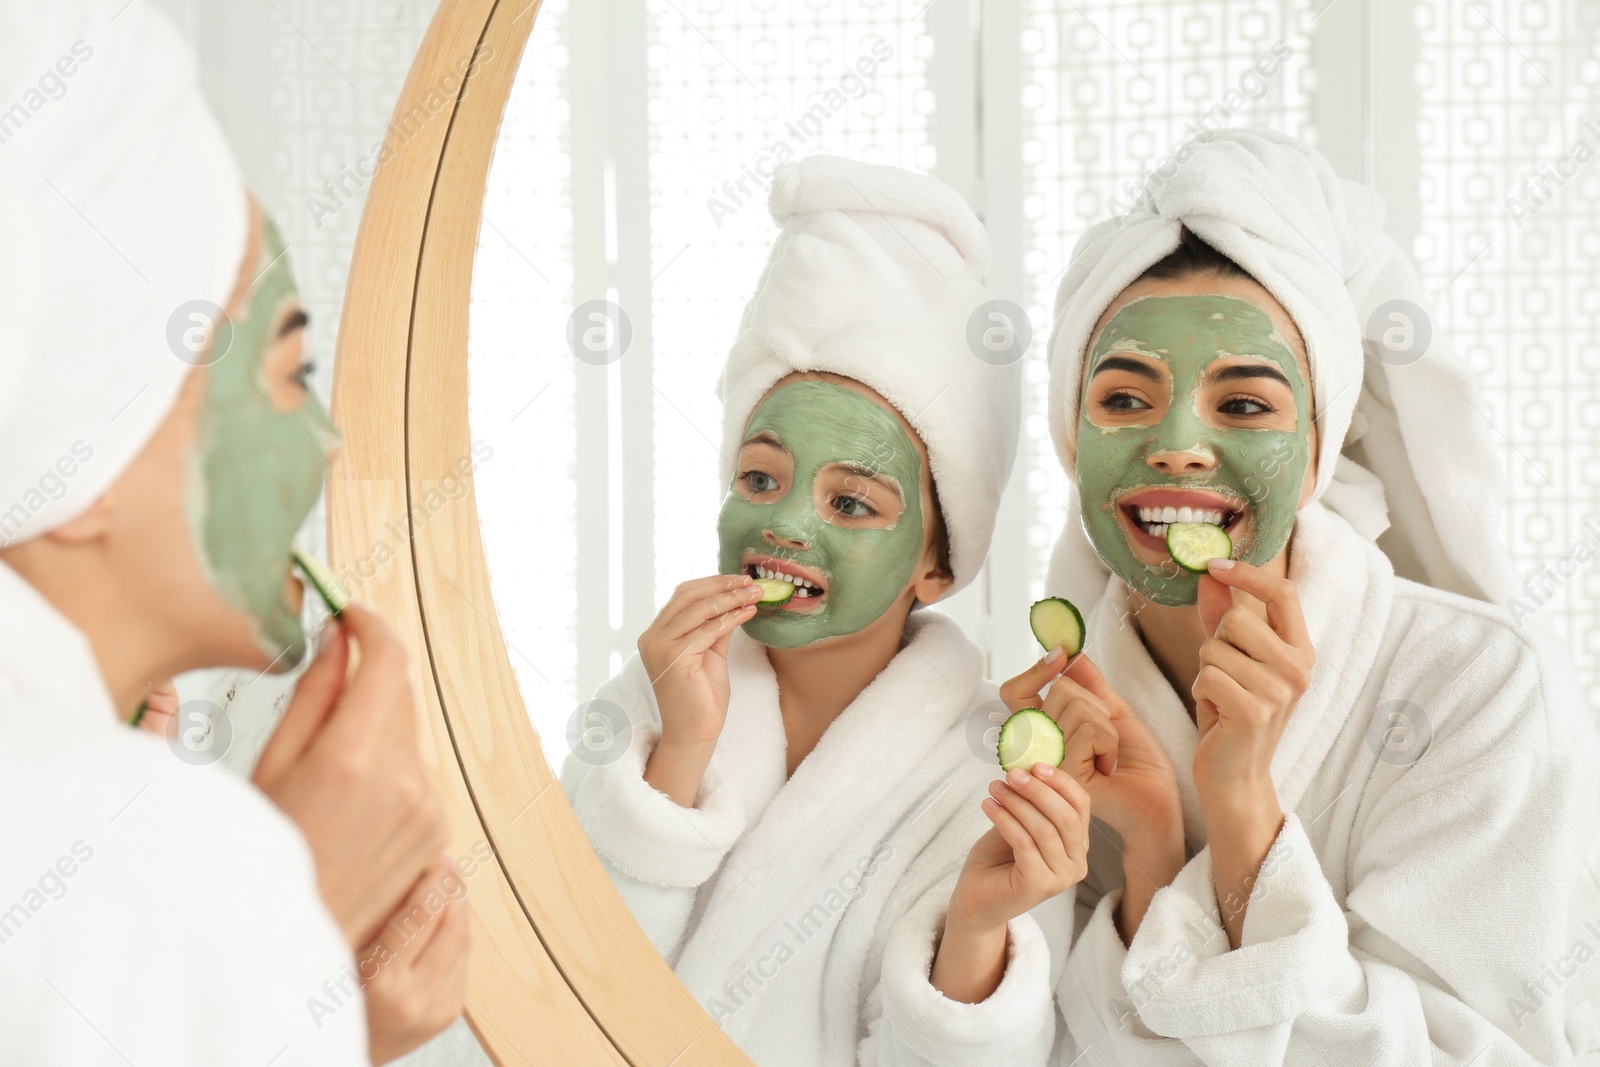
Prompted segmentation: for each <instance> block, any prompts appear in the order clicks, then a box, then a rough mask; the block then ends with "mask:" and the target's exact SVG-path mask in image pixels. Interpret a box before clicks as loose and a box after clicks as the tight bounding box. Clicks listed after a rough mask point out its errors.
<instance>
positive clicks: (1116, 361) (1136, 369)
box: [1090, 356, 1161, 385]
mask: <svg viewBox="0 0 1600 1067" xmlns="http://www.w3.org/2000/svg"><path fill="white" fill-rule="evenodd" d="M1103 370H1125V371H1127V372H1128V373H1130V374H1137V375H1139V376H1141V377H1144V378H1149V379H1150V380H1151V381H1152V382H1155V383H1156V384H1157V385H1160V384H1161V372H1160V371H1158V370H1156V369H1155V368H1154V367H1152V366H1150V364H1148V363H1144V362H1141V361H1140V360H1137V359H1133V358H1131V357H1129V356H1107V357H1106V358H1105V359H1102V360H1101V361H1100V364H1099V365H1098V366H1097V367H1095V369H1094V373H1095V374H1099V373H1100V372H1101V371H1103ZM1090 377H1093V375H1090Z"/></svg>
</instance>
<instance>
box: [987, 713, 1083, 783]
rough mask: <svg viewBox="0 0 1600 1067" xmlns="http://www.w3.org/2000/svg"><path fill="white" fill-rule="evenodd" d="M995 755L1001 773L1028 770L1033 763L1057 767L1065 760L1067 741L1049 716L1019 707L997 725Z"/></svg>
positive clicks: (1031, 767)
mask: <svg viewBox="0 0 1600 1067" xmlns="http://www.w3.org/2000/svg"><path fill="white" fill-rule="evenodd" d="M995 754H996V755H998V756H999V757H1000V767H1001V769H1002V770H1005V771H1010V770H1011V768H1013V767H1021V768H1022V769H1023V770H1025V771H1031V770H1032V769H1033V765H1034V764H1035V763H1048V764H1049V765H1050V766H1052V767H1059V766H1061V761H1062V760H1064V759H1066V758H1067V739H1066V736H1065V735H1064V734H1063V733H1062V732H1061V727H1059V726H1057V725H1056V721H1055V720H1054V719H1052V718H1051V717H1050V716H1048V715H1046V714H1045V713H1044V712H1042V711H1040V710H1039V709H1038V708H1023V709H1022V710H1021V711H1018V712H1016V713H1015V714H1013V715H1012V716H1011V717H1010V718H1009V719H1007V720H1006V721H1005V722H1004V723H1003V724H1002V725H1001V727H1000V743H999V744H998V745H996V746H995Z"/></svg>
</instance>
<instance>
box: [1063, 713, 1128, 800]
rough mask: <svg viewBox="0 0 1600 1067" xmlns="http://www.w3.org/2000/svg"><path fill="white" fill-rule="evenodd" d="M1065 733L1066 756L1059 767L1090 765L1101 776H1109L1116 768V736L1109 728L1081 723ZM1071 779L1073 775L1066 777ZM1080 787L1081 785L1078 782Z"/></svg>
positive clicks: (1093, 723) (1091, 723)
mask: <svg viewBox="0 0 1600 1067" xmlns="http://www.w3.org/2000/svg"><path fill="white" fill-rule="evenodd" d="M1063 732H1064V733H1066V756H1065V758H1063V759H1062V761H1061V766H1062V767H1063V768H1066V767H1074V768H1076V767H1082V766H1084V765H1085V764H1092V765H1093V769H1094V770H1096V771H1099V772H1100V773H1101V774H1104V775H1109V774H1111V773H1112V772H1113V771H1114V770H1115V768H1116V766H1117V735H1116V733H1115V732H1114V731H1113V730H1112V729H1111V728H1110V727H1109V726H1102V725H1101V724H1100V723H1098V722H1092V721H1083V722H1079V723H1078V724H1077V725H1076V726H1073V727H1072V728H1071V730H1070V732H1068V731H1065V730H1064V731H1063ZM1068 777H1073V775H1068ZM1079 784H1080V785H1082V784H1083V783H1082V782H1080V783H1079Z"/></svg>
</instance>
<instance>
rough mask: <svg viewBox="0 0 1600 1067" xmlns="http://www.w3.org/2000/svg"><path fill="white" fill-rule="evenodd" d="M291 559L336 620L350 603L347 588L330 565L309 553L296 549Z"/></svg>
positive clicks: (292, 552)
mask: <svg viewBox="0 0 1600 1067" xmlns="http://www.w3.org/2000/svg"><path fill="white" fill-rule="evenodd" d="M289 558H290V559H291V560H292V561H294V565H295V566H296V567H299V568H300V573H301V574H304V575H305V576H306V581H307V582H309V583H311V588H313V589H315V590H316V591H317V595H318V596H319V597H321V598H322V602H323V603H324V604H326V605H327V606H328V612H329V614H331V615H333V616H334V617H335V618H337V617H338V615H339V613H340V612H341V611H343V610H344V606H345V605H346V604H348V603H350V594H349V593H348V592H347V591H346V590H345V587H344V586H343V585H342V584H341V583H340V582H339V579H338V578H335V577H334V575H333V571H332V570H330V569H329V568H328V565H327V564H325V563H323V562H322V561H321V560H319V559H317V557H315V556H313V555H311V553H309V552H302V551H301V550H300V549H298V548H296V549H293V550H291V551H290V553H289Z"/></svg>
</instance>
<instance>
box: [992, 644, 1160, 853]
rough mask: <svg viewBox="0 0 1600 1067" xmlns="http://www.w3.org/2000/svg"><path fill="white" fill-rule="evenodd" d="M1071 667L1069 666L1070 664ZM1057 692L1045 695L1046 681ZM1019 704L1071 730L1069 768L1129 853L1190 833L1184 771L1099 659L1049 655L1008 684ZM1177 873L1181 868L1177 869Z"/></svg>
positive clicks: (1006, 696) (1153, 849) (1152, 849)
mask: <svg viewBox="0 0 1600 1067" xmlns="http://www.w3.org/2000/svg"><path fill="white" fill-rule="evenodd" d="M1063 667H1066V670H1065V671H1063V670H1062V668H1063ZM1052 680H1053V684H1051V685H1050V692H1049V694H1048V695H1047V696H1045V697H1044V698H1043V699H1042V700H1041V698H1040V695H1039V691H1040V690H1041V689H1042V688H1043V687H1044V685H1045V684H1046V683H1050V682H1052ZM1000 697H1001V699H1002V700H1004V701H1005V703H1006V707H1007V708H1008V709H1010V710H1011V711H1019V710H1021V709H1022V708H1027V707H1036V708H1039V709H1040V710H1041V711H1043V712H1044V713H1045V714H1046V715H1049V716H1050V717H1051V718H1052V719H1054V720H1055V721H1056V724H1057V725H1058V726H1060V727H1061V732H1062V733H1063V734H1064V735H1065V736H1066V758H1065V759H1064V760H1063V761H1062V763H1061V770H1062V771H1063V772H1065V773H1067V774H1068V775H1070V776H1071V777H1072V778H1073V779H1074V780H1075V781H1076V782H1077V783H1078V784H1079V785H1081V786H1083V788H1084V790H1085V791H1086V792H1087V793H1088V796H1089V800H1090V803H1091V804H1092V805H1093V809H1094V814H1095V816H1096V817H1097V818H1099V819H1100V820H1101V821H1102V822H1104V823H1105V824H1106V825H1108V826H1110V827H1111V828H1112V829H1114V830H1116V831H1117V833H1118V834H1120V835H1121V836H1122V841H1123V851H1124V854H1127V853H1134V854H1135V855H1136V856H1137V857H1140V858H1144V857H1148V858H1152V859H1153V858H1154V857H1155V856H1157V855H1160V854H1164V853H1165V852H1167V851H1170V849H1169V848H1168V846H1170V844H1171V842H1172V841H1173V839H1174V837H1176V839H1177V840H1178V841H1179V842H1180V848H1179V851H1180V852H1181V851H1182V849H1181V841H1182V837H1183V809H1182V806H1181V804H1180V801H1179V798H1178V775H1177V772H1176V771H1175V770H1174V769H1173V766H1172V761H1171V760H1170V759H1169V758H1168V757H1167V752H1166V749H1164V748H1162V747H1161V742H1159V741H1157V740H1156V737H1155V735H1154V734H1152V733H1151V732H1150V728H1149V727H1148V726H1146V725H1145V724H1144V722H1143V721H1142V720H1141V719H1140V718H1139V716H1138V715H1136V714H1135V713H1134V711H1133V709H1132V708H1131V707H1129V706H1128V702H1127V701H1126V700H1123V699H1122V697H1121V696H1119V695H1118V694H1117V693H1116V691H1115V690H1113V689H1112V688H1111V685H1110V683H1109V682H1107V681H1106V679H1105V676H1104V675H1102V674H1101V673H1100V669H1099V668H1098V667H1096V666H1095V664H1094V661H1093V660H1091V659H1089V657H1088V656H1086V655H1082V654H1080V655H1078V656H1076V657H1074V658H1073V659H1072V660H1071V661H1070V665H1069V664H1068V661H1067V660H1066V658H1065V657H1061V658H1058V659H1056V660H1055V661H1054V662H1051V660H1050V657H1049V656H1046V657H1045V658H1044V659H1041V660H1040V661H1039V662H1038V663H1036V664H1034V665H1033V666H1032V667H1029V668H1028V669H1027V670H1026V671H1023V672H1022V673H1021V674H1019V675H1018V676H1017V677H1015V678H1013V679H1011V680H1010V681H1008V682H1007V683H1006V684H1005V685H1003V686H1001V687H1000ZM1174 873H1176V872H1174Z"/></svg>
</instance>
